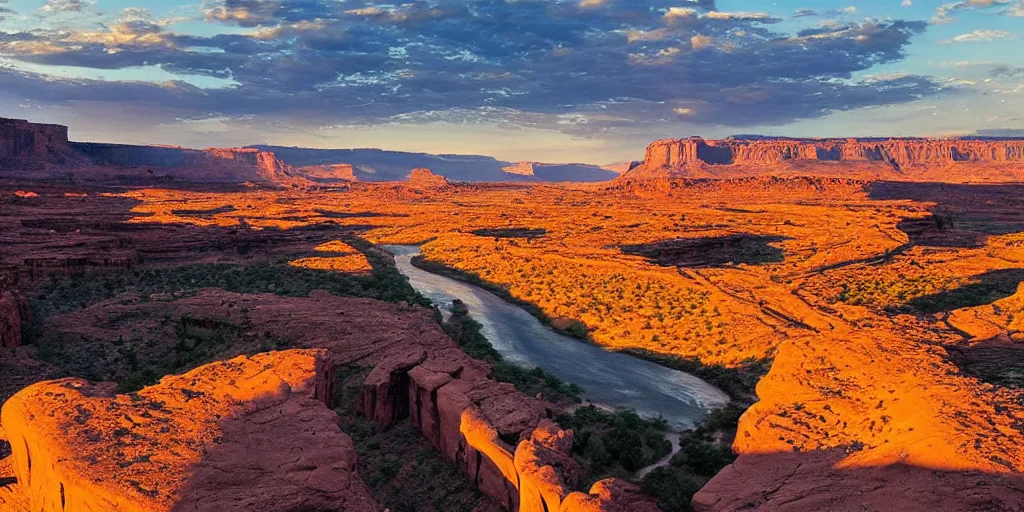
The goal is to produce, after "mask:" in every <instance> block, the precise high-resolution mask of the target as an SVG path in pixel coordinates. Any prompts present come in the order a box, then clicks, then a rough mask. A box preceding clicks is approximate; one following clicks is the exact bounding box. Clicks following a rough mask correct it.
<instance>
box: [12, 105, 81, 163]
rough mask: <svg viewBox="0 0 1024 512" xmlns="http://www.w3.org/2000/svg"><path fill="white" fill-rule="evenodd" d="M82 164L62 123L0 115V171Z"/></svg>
mask: <svg viewBox="0 0 1024 512" xmlns="http://www.w3.org/2000/svg"><path fill="white" fill-rule="evenodd" d="M82 163H84V159H83V158H82V157H81V156H79V155H78V154H76V153H75V151H74V150H73V149H72V148H71V145H70V144H69V143H68V128H67V127H66V126H60V125H55V124H36V123H30V122H28V121H25V120H23V119H4V118H0V170H3V169H8V168H14V167H19V168H27V169H43V168H49V167H53V166H58V165H74V164H82Z"/></svg>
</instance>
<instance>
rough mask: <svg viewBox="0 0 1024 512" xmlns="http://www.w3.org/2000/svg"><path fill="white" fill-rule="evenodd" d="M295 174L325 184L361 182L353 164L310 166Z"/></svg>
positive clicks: (300, 169) (296, 171) (298, 170)
mask: <svg viewBox="0 0 1024 512" xmlns="http://www.w3.org/2000/svg"><path fill="white" fill-rule="evenodd" d="M295 173H296V174H299V175H301V176H303V177H305V178H308V179H311V180H314V181H320V182H325V183H330V182H339V181H344V182H353V181H359V179H358V178H356V174H355V169H354V168H353V167H352V164H327V165H309V166H305V167H299V168H297V169H295Z"/></svg>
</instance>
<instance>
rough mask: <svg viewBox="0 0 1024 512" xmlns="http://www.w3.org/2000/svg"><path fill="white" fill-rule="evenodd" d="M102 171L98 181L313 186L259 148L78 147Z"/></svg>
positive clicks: (94, 174) (76, 145)
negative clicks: (159, 180)
mask: <svg viewBox="0 0 1024 512" xmlns="http://www.w3.org/2000/svg"><path fill="white" fill-rule="evenodd" d="M73 146H74V148H75V149H76V150H78V151H79V152H80V153H81V154H82V155H84V156H85V157H86V158H88V160H89V162H90V163H91V164H92V165H93V166H95V167H98V169H95V170H94V171H93V172H91V173H90V174H91V175H93V177H95V178H107V179H112V178H115V177H117V176H123V177H130V178H135V179H173V180H176V181H188V182H201V183H202V182H206V183H209V182H221V183H241V182H246V181H249V182H256V183H262V184H273V185H278V186H284V187H301V186H308V185H311V184H312V183H311V182H310V181H309V180H307V179H305V178H302V177H300V176H298V175H297V173H295V172H294V170H293V169H292V168H291V167H289V166H288V165H286V164H284V163H283V162H281V161H280V160H279V159H278V158H277V156H276V155H274V153H271V152H269V151H262V150H259V149H256V148H209V149H204V150H198V149H189V148H180V147H172V146H131V145H124V144H101V143H74V144H73Z"/></svg>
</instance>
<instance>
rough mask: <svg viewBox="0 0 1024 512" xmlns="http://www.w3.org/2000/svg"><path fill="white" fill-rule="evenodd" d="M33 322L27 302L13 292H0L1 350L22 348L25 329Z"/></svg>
mask: <svg viewBox="0 0 1024 512" xmlns="http://www.w3.org/2000/svg"><path fill="white" fill-rule="evenodd" d="M31 320H32V313H31V310H30V309H29V305H28V301H27V300H25V299H24V298H23V297H22V296H21V295H20V294H18V293H17V292H15V291H12V290H8V291H2V292H0V348H14V347H17V346H20V345H21V339H22V332H23V328H24V326H27V325H28V324H29V323H30V322H31Z"/></svg>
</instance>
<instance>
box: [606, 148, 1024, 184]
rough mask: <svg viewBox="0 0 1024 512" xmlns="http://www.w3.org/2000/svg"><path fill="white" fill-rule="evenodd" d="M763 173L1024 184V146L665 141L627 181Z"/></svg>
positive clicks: (625, 175) (648, 149)
mask: <svg viewBox="0 0 1024 512" xmlns="http://www.w3.org/2000/svg"><path fill="white" fill-rule="evenodd" d="M837 164H841V165H837ZM937 170H938V171H937ZM762 173H780V174H811V175H815V174H825V175H842V176H845V177H867V178H882V179H900V180H916V179H921V180H934V181H949V180H953V181H961V180H962V179H966V180H968V181H1019V180H1020V179H1021V178H1022V177H1024V140H1022V139H1006V140H974V139H842V140H837V139H764V140H762V139H757V140H745V139H726V140H704V139H702V138H699V137H694V138H689V139H664V140H658V141H655V142H652V143H651V144H650V145H649V146H648V147H647V152H646V155H645V157H644V161H643V163H642V164H641V165H639V166H638V167H636V168H635V169H633V170H630V171H629V172H627V173H625V174H624V176H623V177H624V178H629V179H644V178H651V177H669V178H682V177H738V176H744V175H755V174H762Z"/></svg>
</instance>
